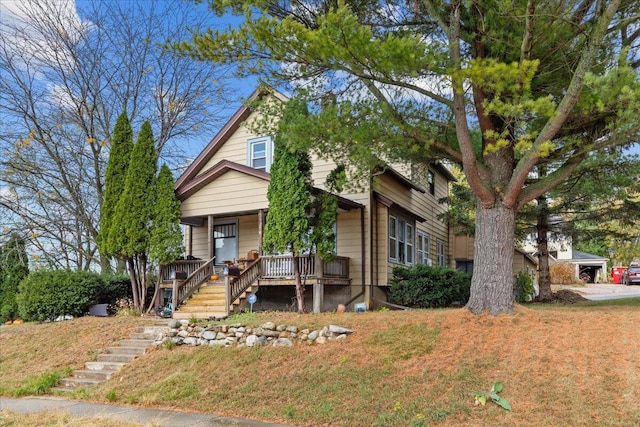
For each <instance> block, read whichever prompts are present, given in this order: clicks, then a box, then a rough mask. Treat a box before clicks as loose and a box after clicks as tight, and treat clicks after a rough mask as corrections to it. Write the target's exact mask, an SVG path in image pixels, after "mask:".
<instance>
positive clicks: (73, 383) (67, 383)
mask: <svg viewBox="0 0 640 427" xmlns="http://www.w3.org/2000/svg"><path fill="white" fill-rule="evenodd" d="M166 328H167V321H166V320H158V321H153V323H151V324H149V325H145V326H140V327H137V328H136V332H134V333H132V334H131V335H130V339H127V340H121V341H120V343H119V344H120V345H119V346H117V347H116V346H114V347H108V348H107V349H106V350H105V353H102V354H99V355H98V357H97V358H96V359H97V360H96V361H92V362H86V363H85V365H84V367H85V369H78V370H75V371H73V376H72V377H69V378H63V379H61V380H60V382H59V386H58V387H55V388H53V389H52V390H57V391H64V392H70V391H74V390H77V389H78V388H88V387H93V386H94V385H96V384H98V383H100V382H103V381H107V380H109V379H110V378H111V376H112V375H113V373H114V372H116V371H118V370H120V369H122V367H123V366H125V365H126V364H128V363H130V362H132V361H133V360H134V359H135V358H137V357H138V356H141V355H143V354H144V353H145V352H146V351H147V349H148V348H149V347H151V346H153V345H154V343H155V340H156V339H157V338H158V337H159V336H160V335H161V334H162V332H163V330H164V329H166Z"/></svg>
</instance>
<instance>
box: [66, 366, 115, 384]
mask: <svg viewBox="0 0 640 427" xmlns="http://www.w3.org/2000/svg"><path fill="white" fill-rule="evenodd" d="M115 372H116V371H98V370H95V369H77V370H75V371H73V372H72V374H73V376H74V377H75V378H91V379H94V380H100V381H106V380H108V379H109V378H111V376H112V375H113V374H114V373H115Z"/></svg>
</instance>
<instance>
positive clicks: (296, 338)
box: [156, 319, 353, 347]
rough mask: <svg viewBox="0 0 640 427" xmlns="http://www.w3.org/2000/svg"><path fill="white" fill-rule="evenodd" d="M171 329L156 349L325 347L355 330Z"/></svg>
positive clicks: (181, 325)
mask: <svg viewBox="0 0 640 427" xmlns="http://www.w3.org/2000/svg"><path fill="white" fill-rule="evenodd" d="M167 326H168V327H167V328H165V330H164V332H163V333H162V334H161V335H160V336H158V338H157V339H156V344H157V345H162V344H163V343H165V342H167V341H171V342H173V344H175V345H191V346H198V345H207V346H220V347H231V346H235V347H254V346H266V345H270V346H274V347H288V346H292V345H294V344H295V343H301V344H307V345H311V344H324V343H326V342H327V341H331V340H344V339H346V338H347V335H349V334H351V333H353V330H351V329H348V328H344V327H342V326H337V325H329V326H325V327H323V328H322V329H319V330H310V329H299V328H298V327H297V326H293V325H276V324H275V323H273V322H266V323H264V324H262V325H260V326H258V327H257V328H252V327H247V326H245V325H243V324H242V323H232V324H228V325H225V324H217V323H216V324H209V325H206V326H202V325H197V324H193V323H189V321H188V320H175V319H172V320H170V321H169V323H168V325H167Z"/></svg>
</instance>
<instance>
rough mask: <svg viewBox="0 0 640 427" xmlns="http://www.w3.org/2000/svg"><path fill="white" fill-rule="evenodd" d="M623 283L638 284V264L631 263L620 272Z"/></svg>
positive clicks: (639, 281) (639, 273)
mask: <svg viewBox="0 0 640 427" xmlns="http://www.w3.org/2000/svg"><path fill="white" fill-rule="evenodd" d="M621 283H622V284H623V285H640V265H631V266H629V268H627V269H626V270H625V271H623V272H622V280H621Z"/></svg>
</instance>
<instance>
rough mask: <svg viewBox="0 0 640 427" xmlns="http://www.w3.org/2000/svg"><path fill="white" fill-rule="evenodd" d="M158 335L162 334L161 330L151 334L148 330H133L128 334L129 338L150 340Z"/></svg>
mask: <svg viewBox="0 0 640 427" xmlns="http://www.w3.org/2000/svg"><path fill="white" fill-rule="evenodd" d="M160 335H162V332H157V333H155V334H152V333H149V332H133V333H132V334H131V335H130V336H129V339H132V340H141V341H150V340H153V341H155V340H156V338H157V337H159V336H160Z"/></svg>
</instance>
